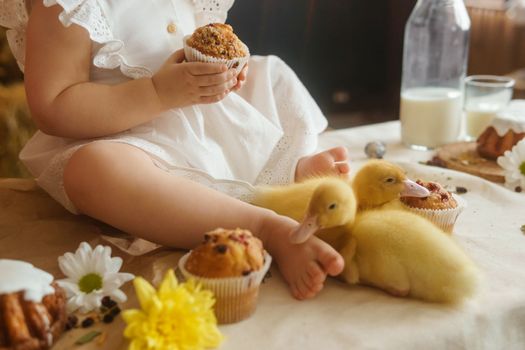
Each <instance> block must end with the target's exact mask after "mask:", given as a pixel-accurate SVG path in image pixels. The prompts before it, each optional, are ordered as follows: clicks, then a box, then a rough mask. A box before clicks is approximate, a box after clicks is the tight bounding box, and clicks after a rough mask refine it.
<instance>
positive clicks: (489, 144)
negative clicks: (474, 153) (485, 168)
mask: <svg viewBox="0 0 525 350" xmlns="http://www.w3.org/2000/svg"><path fill="white" fill-rule="evenodd" d="M524 138H525V103H524V102H522V101H520V100H515V101H512V102H511V105H510V106H509V107H508V108H507V109H505V110H504V111H503V112H501V113H498V115H497V116H496V117H495V118H494V120H493V121H492V122H491V124H490V125H489V126H488V127H487V128H486V129H485V130H484V131H483V133H482V134H481V135H480V136H479V137H478V139H477V141H476V143H477V145H476V148H477V150H478V153H479V155H480V156H482V157H483V158H488V159H492V160H496V159H497V158H498V157H500V156H502V155H503V153H505V151H510V150H511V149H512V147H514V145H516V144H517V143H518V142H519V141H521V140H522V139H524Z"/></svg>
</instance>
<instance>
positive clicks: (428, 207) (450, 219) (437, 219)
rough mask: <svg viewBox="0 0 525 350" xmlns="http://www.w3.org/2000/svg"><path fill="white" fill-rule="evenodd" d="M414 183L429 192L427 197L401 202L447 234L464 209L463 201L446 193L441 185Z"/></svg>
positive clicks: (408, 198) (402, 199) (402, 198)
mask: <svg viewBox="0 0 525 350" xmlns="http://www.w3.org/2000/svg"><path fill="white" fill-rule="evenodd" d="M416 183H417V184H418V185H421V186H423V187H425V188H426V189H428V190H429V192H430V195H429V196H428V197H401V202H402V203H403V204H404V205H405V206H406V207H407V208H408V209H409V210H411V211H413V212H415V213H416V214H419V215H421V216H423V217H424V218H426V219H428V220H430V221H432V222H433V223H434V224H436V225H437V226H438V227H440V228H441V229H442V230H444V231H445V232H447V233H452V231H453V230H454V224H455V223H456V220H457V218H458V216H459V214H460V213H461V212H462V211H463V208H464V207H465V202H464V200H463V199H461V198H459V197H457V196H455V195H453V194H452V193H450V192H449V191H447V190H446V189H445V188H444V187H443V186H441V184H439V183H437V182H432V181H428V182H425V181H421V180H417V181H416Z"/></svg>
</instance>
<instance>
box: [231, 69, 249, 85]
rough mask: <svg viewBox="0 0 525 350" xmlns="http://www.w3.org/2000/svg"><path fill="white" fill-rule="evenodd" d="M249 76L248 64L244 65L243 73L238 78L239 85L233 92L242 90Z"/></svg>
mask: <svg viewBox="0 0 525 350" xmlns="http://www.w3.org/2000/svg"><path fill="white" fill-rule="evenodd" d="M247 76H248V63H246V64H245V65H244V67H243V68H242V70H241V72H240V73H239V75H238V76H237V84H236V85H235V86H234V87H233V89H232V91H237V90H240V89H241V88H242V86H243V85H244V83H245V82H246V77H247Z"/></svg>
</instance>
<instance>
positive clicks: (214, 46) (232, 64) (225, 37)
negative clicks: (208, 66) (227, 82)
mask: <svg viewBox="0 0 525 350" xmlns="http://www.w3.org/2000/svg"><path fill="white" fill-rule="evenodd" d="M183 43H184V56H185V57H186V60H187V61H188V62H208V63H222V64H225V65H226V66H227V67H228V68H229V69H235V71H236V72H237V74H239V73H240V72H241V70H242V69H243V67H244V66H245V65H246V63H247V62H248V61H249V59H250V50H248V47H247V46H246V45H244V43H243V42H242V41H241V40H239V38H238V37H237V35H235V33H234V32H233V29H232V27H231V26H230V25H228V24H222V23H212V24H208V25H206V26H203V27H199V28H197V29H196V30H195V32H194V33H193V34H192V35H187V36H185V37H184V42H183Z"/></svg>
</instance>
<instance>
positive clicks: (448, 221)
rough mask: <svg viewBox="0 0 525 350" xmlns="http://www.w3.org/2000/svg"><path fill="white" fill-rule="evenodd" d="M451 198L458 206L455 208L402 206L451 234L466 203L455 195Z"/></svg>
mask: <svg viewBox="0 0 525 350" xmlns="http://www.w3.org/2000/svg"><path fill="white" fill-rule="evenodd" d="M452 197H454V199H455V200H456V202H457V204H458V205H457V206H456V207H455V208H450V209H425V208H416V207H411V206H409V205H407V204H405V203H403V205H404V206H405V207H406V208H408V209H409V210H410V211H412V212H414V213H416V214H418V215H420V216H422V217H424V218H426V219H428V220H429V221H431V222H433V223H434V224H435V225H437V226H438V227H439V228H441V229H442V230H443V231H445V232H447V233H450V234H452V232H453V231H454V224H455V223H456V220H457V219H458V216H459V214H461V212H462V211H463V209H465V207H466V206H467V202H466V201H465V200H464V199H463V198H461V197H459V196H457V195H455V194H452Z"/></svg>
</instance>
